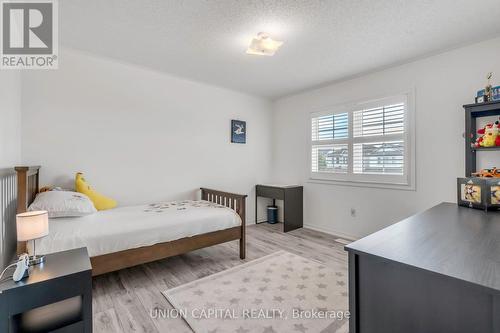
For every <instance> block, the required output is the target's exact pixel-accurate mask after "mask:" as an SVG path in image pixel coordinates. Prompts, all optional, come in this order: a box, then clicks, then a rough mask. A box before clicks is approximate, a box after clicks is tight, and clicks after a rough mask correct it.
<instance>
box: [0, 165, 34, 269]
mask: <svg viewBox="0 0 500 333" xmlns="http://www.w3.org/2000/svg"><path fill="white" fill-rule="evenodd" d="M39 170H40V167H39V166H33V167H27V166H21V167H15V168H5V169H0V226H1V228H0V231H1V235H0V254H1V255H0V267H4V266H5V265H6V264H7V263H9V262H10V261H11V260H12V259H13V258H14V256H15V254H16V252H17V253H21V252H24V251H25V249H26V244H25V242H22V243H19V244H18V242H17V234H16V214H18V213H23V212H25V211H26V210H27V209H28V206H29V205H30V204H31V203H32V202H33V200H34V199H35V196H36V194H37V193H38V184H39V183H38V180H39Z"/></svg>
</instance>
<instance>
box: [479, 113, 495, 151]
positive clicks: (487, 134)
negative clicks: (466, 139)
mask: <svg viewBox="0 0 500 333" xmlns="http://www.w3.org/2000/svg"><path fill="white" fill-rule="evenodd" d="M477 133H478V134H481V137H479V138H477V139H476V142H475V144H474V147H476V148H478V147H495V146H500V121H498V120H497V121H495V123H489V124H486V126H484V127H483V128H481V129H479V130H478V131H477Z"/></svg>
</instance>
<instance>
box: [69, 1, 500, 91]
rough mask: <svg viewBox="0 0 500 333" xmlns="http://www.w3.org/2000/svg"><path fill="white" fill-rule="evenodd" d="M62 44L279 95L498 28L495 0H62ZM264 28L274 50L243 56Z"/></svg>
mask: <svg viewBox="0 0 500 333" xmlns="http://www.w3.org/2000/svg"><path fill="white" fill-rule="evenodd" d="M59 6H60V9H59V10H60V14H59V17H60V38H61V44H62V45H65V46H69V47H71V48H75V49H81V50H85V51H88V52H91V53H95V54H99V55H103V56H107V57H112V58H117V59H120V60H123V61H127V62H131V63H134V64H138V65H141V66H146V67H150V68H153V69H156V70H160V71H164V72H168V73H171V74H174V75H178V76H182V77H186V78H189V79H193V80H197V81H202V82H206V83H210V84H214V85H219V86H223V87H227V88H230V89H234V90H239V91H243V92H246V93H250V94H255V95H259V96H264V97H271V98H276V97H279V96H283V95H287V94H290V93H293V92H297V91H300V90H304V89H307V88H310V87H313V86H316V85H320V84H323V83H326V82H329V81H335V80H340V79H342V78H346V77H350V76H353V75H357V74H360V73H364V72H367V71H372V70H374V69H377V68H380V67H385V66H390V65H391V64H396V63H401V62H404V61H407V60H410V59H414V58H417V57H421V56H424V55H427V54H431V53H436V52H439V51H441V50H445V49H449V48H452V47H456V46H460V45H464V44H467V43H471V42H474V41H479V40H483V39H487V38H489V37H492V36H495V35H500V19H499V17H500V5H499V0H482V1H477V0H418V1H417V0H330V1H327V0H323V1H320V0H310V1H306V0H302V1H298V0H296V1H294V0H282V1H278V0H276V1H264V0H261V1H257V0H245V1H243V0H240V1H238V0H212V1H208V0H143V1H139V0H64V1H59ZM259 31H265V32H268V33H270V34H271V36H272V37H273V38H275V39H278V40H284V41H285V44H284V45H283V46H282V47H281V49H280V50H279V51H278V52H277V54H276V55H275V56H274V57H259V56H251V55H247V54H245V49H246V47H247V45H248V42H249V41H250V39H251V37H252V36H253V35H255V34H256V33H258V32H259Z"/></svg>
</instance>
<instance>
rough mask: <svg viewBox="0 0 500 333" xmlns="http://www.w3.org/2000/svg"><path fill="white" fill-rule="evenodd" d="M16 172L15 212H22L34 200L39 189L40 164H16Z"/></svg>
mask: <svg viewBox="0 0 500 333" xmlns="http://www.w3.org/2000/svg"><path fill="white" fill-rule="evenodd" d="M14 169H15V170H16V173H17V213H18V214H19V213H24V212H25V211H26V210H27V209H28V206H29V205H30V204H31V203H32V202H33V200H35V196H36V195H37V193H38V190H39V189H40V187H39V186H40V166H18V167H15V168H14Z"/></svg>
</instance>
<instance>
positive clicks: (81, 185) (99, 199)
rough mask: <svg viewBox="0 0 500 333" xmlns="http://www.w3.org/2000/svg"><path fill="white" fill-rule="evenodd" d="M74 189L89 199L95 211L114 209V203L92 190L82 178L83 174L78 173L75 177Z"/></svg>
mask: <svg viewBox="0 0 500 333" xmlns="http://www.w3.org/2000/svg"><path fill="white" fill-rule="evenodd" d="M75 189H76V191H77V192H80V193H83V194H85V195H86V196H88V197H89V199H90V200H91V201H92V202H93V203H94V206H95V208H96V209H97V210H106V209H111V208H115V207H116V201H115V200H113V199H111V198H108V197H106V196H104V195H102V194H100V193H98V192H96V191H94V190H93V189H92V187H90V185H89V184H87V181H86V180H85V178H83V173H81V172H78V173H77V174H76V177H75Z"/></svg>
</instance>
